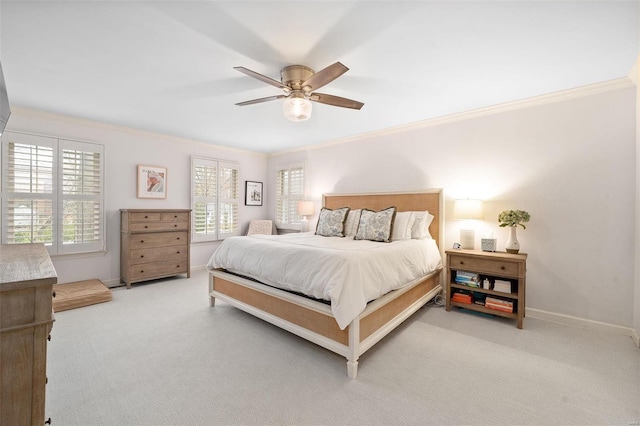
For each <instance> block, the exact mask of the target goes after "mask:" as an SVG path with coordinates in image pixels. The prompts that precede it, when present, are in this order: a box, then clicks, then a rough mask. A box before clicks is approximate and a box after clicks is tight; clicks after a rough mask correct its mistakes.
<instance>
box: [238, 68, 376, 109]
mask: <svg viewBox="0 0 640 426" xmlns="http://www.w3.org/2000/svg"><path fill="white" fill-rule="evenodd" d="M233 69H235V70H238V71H240V72H241V73H243V74H246V75H248V76H249V77H253V78H256V79H258V80H260V81H262V82H264V83H267V84H270V85H272V86H275V87H277V88H279V89H282V91H283V92H284V94H283V95H276V96H268V97H266V98H259V99H252V100H250V101H245V102H239V103H237V104H236V105H240V106H245V105H253V104H259V103H262V102H268V101H273V100H276V99H285V101H284V103H283V109H284V115H285V117H286V118H288V119H289V120H291V121H305V120H308V119H309V117H311V102H309V101H314V102H319V103H321V104H327V105H332V106H337V107H342V108H351V109H358V110H359V109H360V108H362V106H363V105H364V104H363V103H362V102H358V101H354V100H352V99H347V98H341V97H340V96H334V95H327V94H325V93H317V92H314V90H317V89H319V88H321V87H322V86H324V85H326V84H329V83H331V82H332V81H333V80H335V79H336V78H338V77H340V76H341V75H342V74H344V73H345V72H347V71H348V70H349V68H347V67H345V66H344V65H342V64H341V63H340V62H336V63H335V64H333V65H329V66H328V67H326V68H325V69H323V70H321V71H318V72H314V71H313V70H312V69H311V68H309V67H306V66H304V65H289V66H287V67H284V68H282V70H280V80H281V81H277V80H274V79H272V78H269V77H267V76H264V75H262V74H259V73H257V72H255V71H252V70H250V69H248V68H245V67H233Z"/></svg>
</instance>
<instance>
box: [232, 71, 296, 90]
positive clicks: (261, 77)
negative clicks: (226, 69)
mask: <svg viewBox="0 0 640 426" xmlns="http://www.w3.org/2000/svg"><path fill="white" fill-rule="evenodd" d="M233 69H234V70H238V71H240V72H241V73H243V74H246V75H248V76H249V77H253V78H257V79H258V80H260V81H263V82H265V83H267V84H270V85H272V86H275V87H277V88H278V89H287V88H288V87H287V86H286V85H284V84H282V82H280V81H278V80H274V79H272V78H269V77H267V76H266V75H262V74H259V73H257V72H255V71H251V70H250V69H248V68H245V67H233Z"/></svg>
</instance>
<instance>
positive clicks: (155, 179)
mask: <svg viewBox="0 0 640 426" xmlns="http://www.w3.org/2000/svg"><path fill="white" fill-rule="evenodd" d="M138 198H158V199H164V198H167V168H166V167H157V166H143V165H140V164H139V165H138Z"/></svg>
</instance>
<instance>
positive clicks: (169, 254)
mask: <svg viewBox="0 0 640 426" xmlns="http://www.w3.org/2000/svg"><path fill="white" fill-rule="evenodd" d="M187 249H188V246H187V245H186V244H183V245H178V246H166V247H155V248H143V249H137V250H131V257H130V259H129V263H130V264H131V265H137V264H140V263H149V262H157V261H162V260H167V261H172V262H173V261H176V260H186V259H187Z"/></svg>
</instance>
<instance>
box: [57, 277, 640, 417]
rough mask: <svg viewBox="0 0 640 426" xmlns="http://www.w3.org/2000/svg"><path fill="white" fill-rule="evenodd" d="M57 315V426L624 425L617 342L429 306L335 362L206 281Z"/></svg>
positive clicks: (633, 409) (121, 293)
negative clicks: (350, 369) (354, 370)
mask: <svg viewBox="0 0 640 426" xmlns="http://www.w3.org/2000/svg"><path fill="white" fill-rule="evenodd" d="M112 294H113V300H112V301H111V302H109V303H102V304H98V305H92V306H87V307H83V308H79V309H74V310H70V311H64V312H60V313H56V322H55V324H54V327H53V331H52V340H51V342H50V343H49V346H48V357H49V359H48V371H47V375H48V378H49V384H48V386H47V405H46V407H47V408H46V416H47V417H51V418H52V420H53V424H58V425H82V426H87V425H112V426H115V425H156V426H157V425H228V424H229V425H231V424H240V425H251V424H264V425H267V424H269V425H271V424H273V425H348V424H353V425H378V424H386V425H423V424H433V425H460V424H469V425H513V424H522V425H585V424H594V425H605V424H606V425H611V424H616V425H638V424H640V350H639V349H638V348H636V347H635V346H634V345H633V342H632V340H631V339H630V338H629V337H624V336H619V335H610V334H604V333H598V332H593V331H589V330H584V329H581V328H577V327H568V326H564V325H558V324H554V323H551V322H546V321H542V320H536V319H532V318H526V319H525V324H524V329H523V330H518V329H517V328H516V327H515V322H513V321H510V320H505V319H501V318H492V317H486V316H481V315H476V314H472V313H468V312H466V311H452V312H445V311H444V308H439V307H435V306H433V305H430V306H427V307H425V308H423V309H421V310H420V311H419V312H418V313H416V314H415V315H414V316H413V317H412V318H410V319H409V320H408V321H407V322H405V323H404V324H403V325H401V326H400V327H399V328H398V329H397V330H395V332H394V333H392V334H391V335H389V336H387V338H385V339H384V340H383V341H382V342H380V343H379V344H378V345H376V346H375V347H374V348H373V349H371V350H370V351H369V352H367V353H366V354H364V355H363V356H362V357H361V358H360V365H359V370H358V378H357V379H356V380H349V379H348V378H347V375H346V363H345V360H344V358H342V357H340V356H338V355H335V354H333V353H331V352H329V351H327V350H325V349H323V348H320V347H318V346H316V345H314V344H312V343H309V342H306V341H305V340H302V339H300V338H298V337H296V336H294V335H291V334H289V333H287V332H286V331H282V330H280V329H278V328H276V327H274V326H272V325H270V324H267V323H265V322H263V321H261V320H259V319H256V318H254V317H252V316H250V315H248V314H245V313H243V312H241V311H239V310H237V309H235V308H232V307H230V306H229V305H226V304H225V303H223V302H221V301H217V303H216V306H215V307H214V308H210V307H209V305H208V297H207V275H206V272H205V271H199V272H194V273H193V274H192V278H190V279H167V280H162V281H157V282H153V283H147V284H136V285H134V286H133V288H132V289H131V290H126V289H125V288H117V289H113V292H112Z"/></svg>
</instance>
